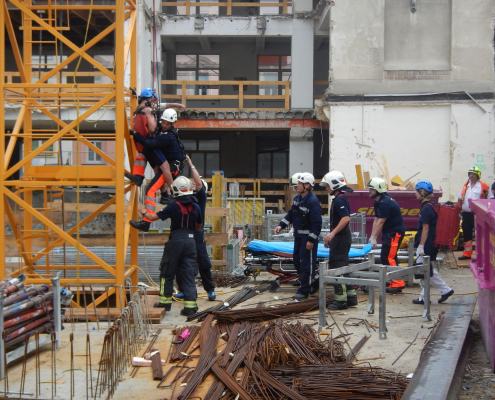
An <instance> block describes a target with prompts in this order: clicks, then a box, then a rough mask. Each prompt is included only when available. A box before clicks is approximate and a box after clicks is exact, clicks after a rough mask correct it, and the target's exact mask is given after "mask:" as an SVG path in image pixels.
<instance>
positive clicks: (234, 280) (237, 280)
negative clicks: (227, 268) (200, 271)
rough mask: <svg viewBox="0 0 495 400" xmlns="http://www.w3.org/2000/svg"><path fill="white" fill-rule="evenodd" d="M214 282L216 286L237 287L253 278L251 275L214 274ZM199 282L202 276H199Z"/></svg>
mask: <svg viewBox="0 0 495 400" xmlns="http://www.w3.org/2000/svg"><path fill="white" fill-rule="evenodd" d="M212 278H213V284H214V285H215V287H217V288H218V287H230V288H236V287H238V286H241V285H245V284H246V283H248V282H249V281H250V280H251V277H249V276H240V275H239V276H237V275H219V274H216V275H213V277H212ZM197 281H198V282H201V284H202V281H201V278H197Z"/></svg>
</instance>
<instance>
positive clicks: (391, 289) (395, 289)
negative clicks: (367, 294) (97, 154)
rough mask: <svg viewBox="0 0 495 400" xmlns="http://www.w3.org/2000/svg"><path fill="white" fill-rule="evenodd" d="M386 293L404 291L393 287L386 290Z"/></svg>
mask: <svg viewBox="0 0 495 400" xmlns="http://www.w3.org/2000/svg"><path fill="white" fill-rule="evenodd" d="M385 292H386V293H392V294H395V293H402V289H401V288H398V287H391V288H387V289H385Z"/></svg>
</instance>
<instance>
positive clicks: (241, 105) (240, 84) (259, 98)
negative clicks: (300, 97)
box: [162, 3, 291, 111]
mask: <svg viewBox="0 0 495 400" xmlns="http://www.w3.org/2000/svg"><path fill="white" fill-rule="evenodd" d="M250 4H251V3H250ZM162 85H173V86H174V87H177V88H180V94H163V95H162V98H163V99H173V100H176V101H179V102H180V103H182V104H184V105H185V106H186V107H187V101H188V100H209V101H222V100H234V102H235V101H237V107H224V106H223V105H215V106H211V107H207V108H201V107H194V109H196V110H212V109H222V110H226V111H239V110H245V109H249V110H253V111H274V110H289V109H290V85H291V82H290V81H168V80H166V81H162ZM218 86H233V87H234V88H235V89H234V92H237V93H234V94H220V93H221V92H222V90H221V89H220V90H219V94H206V95H201V94H188V90H189V91H191V90H192V88H194V93H197V90H196V87H201V88H203V87H208V89H207V90H210V91H211V89H217V87H218ZM247 86H272V87H274V88H278V89H279V87H280V86H282V87H283V89H282V93H283V94H280V95H278V94H277V95H272V94H270V95H267V94H244V88H245V87H247ZM246 100H253V101H252V102H251V103H257V102H264V101H273V100H275V101H277V102H276V103H275V104H274V107H263V108H258V107H256V105H255V106H253V104H249V105H246V104H245V101H246ZM280 103H283V106H281V107H280V106H278V104H280Z"/></svg>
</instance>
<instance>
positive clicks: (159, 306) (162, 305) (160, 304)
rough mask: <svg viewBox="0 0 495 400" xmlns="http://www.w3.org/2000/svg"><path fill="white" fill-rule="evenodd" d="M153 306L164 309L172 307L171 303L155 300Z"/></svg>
mask: <svg viewBox="0 0 495 400" xmlns="http://www.w3.org/2000/svg"><path fill="white" fill-rule="evenodd" d="M153 307H154V308H164V309H165V311H170V310H171V309H172V304H164V303H160V302H159V301H157V302H156V303H155V304H153Z"/></svg>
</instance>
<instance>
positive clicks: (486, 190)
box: [461, 180, 490, 203]
mask: <svg viewBox="0 0 495 400" xmlns="http://www.w3.org/2000/svg"><path fill="white" fill-rule="evenodd" d="M469 182H470V181H469V180H468V181H467V182H466V183H465V184H464V187H463V188H462V198H461V202H462V203H464V197H465V196H466V191H467V188H468V185H469ZM480 183H481V197H480V199H487V198H488V193H490V186H488V185H487V184H486V183H485V182H483V181H480Z"/></svg>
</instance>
